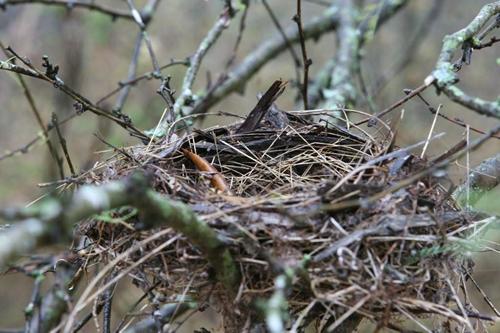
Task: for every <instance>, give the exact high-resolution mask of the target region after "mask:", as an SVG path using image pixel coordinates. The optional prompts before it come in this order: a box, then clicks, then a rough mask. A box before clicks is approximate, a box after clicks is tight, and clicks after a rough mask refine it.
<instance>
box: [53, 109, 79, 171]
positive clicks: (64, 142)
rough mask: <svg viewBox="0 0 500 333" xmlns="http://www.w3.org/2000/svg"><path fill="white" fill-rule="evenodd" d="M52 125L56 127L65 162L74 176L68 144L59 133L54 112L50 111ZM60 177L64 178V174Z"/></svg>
mask: <svg viewBox="0 0 500 333" xmlns="http://www.w3.org/2000/svg"><path fill="white" fill-rule="evenodd" d="M52 125H53V126H54V127H55V129H56V133H57V137H58V138H59V142H60V143H61V148H62V150H63V152H64V156H65V157H66V162H67V163H68V167H69V170H70V172H71V176H72V177H76V171H75V168H74V167H73V163H72V162H71V158H70V157H69V152H68V146H67V145H66V139H65V138H64V137H63V135H62V133H61V130H60V128H59V123H58V121H57V115H56V113H55V112H54V113H52ZM61 164H62V163H61ZM61 168H62V165H61ZM62 178H64V175H63V176H62Z"/></svg>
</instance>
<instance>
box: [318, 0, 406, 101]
mask: <svg viewBox="0 0 500 333" xmlns="http://www.w3.org/2000/svg"><path fill="white" fill-rule="evenodd" d="M408 2H409V0H402V1H401V0H387V1H381V2H380V4H379V5H378V6H376V7H375V8H373V7H372V6H370V7H367V8H368V9H367V10H366V11H365V13H361V14H358V13H357V8H356V7H355V6H354V4H353V1H352V0H339V1H338V2H337V3H338V4H339V11H340V13H339V23H338V28H337V34H336V35H337V53H336V54H335V56H332V60H331V61H329V62H327V63H326V64H325V65H324V67H323V68H322V69H321V70H320V71H319V72H318V74H317V77H316V80H315V82H316V83H315V84H314V85H313V89H312V94H311V96H310V98H311V101H312V103H311V104H312V105H311V106H312V107H316V105H318V104H319V103H320V101H321V99H324V100H325V106H324V108H325V109H336V108H338V107H339V105H342V106H353V105H354V104H356V96H357V88H356V86H355V83H354V77H355V76H356V73H357V72H358V70H359V66H360V62H361V59H362V50H363V47H364V45H365V44H366V43H367V42H368V41H370V40H371V39H372V37H373V34H374V33H375V32H376V31H377V30H378V29H379V28H380V27H381V26H382V25H383V24H384V23H385V22H387V20H389V19H390V18H391V17H392V16H393V15H394V14H395V13H397V12H398V11H399V10H400V9H402V8H403V7H404V6H405V5H407V4H408Z"/></svg>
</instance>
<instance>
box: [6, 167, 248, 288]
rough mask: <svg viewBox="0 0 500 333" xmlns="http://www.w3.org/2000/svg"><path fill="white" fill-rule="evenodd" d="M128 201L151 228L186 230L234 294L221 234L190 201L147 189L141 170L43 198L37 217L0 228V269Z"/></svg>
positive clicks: (235, 280) (235, 277)
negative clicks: (62, 195) (62, 198)
mask: <svg viewBox="0 0 500 333" xmlns="http://www.w3.org/2000/svg"><path fill="white" fill-rule="evenodd" d="M124 205H131V206H135V207H136V208H138V209H139V211H140V212H141V213H142V215H143V220H142V222H143V223H144V225H145V227H147V228H154V227H158V226H169V227H171V228H173V229H175V230H176V231H178V232H180V233H183V234H184V235H185V236H186V237H187V238H188V239H189V241H190V242H191V243H193V245H195V246H196V247H198V248H199V249H200V251H201V252H202V253H203V255H204V256H205V257H206V259H207V260H208V262H209V263H210V264H211V265H212V267H213V268H214V270H215V272H216V276H217V278H218V280H219V281H220V282H221V283H222V284H223V285H224V287H225V288H226V290H227V291H228V292H229V293H230V294H231V293H236V291H237V289H238V286H239V280H240V276H239V271H238V269H237V267H236V265H235V263H234V260H233V257H232V256H231V254H230V252H229V250H228V249H227V247H226V246H225V245H224V244H223V242H222V241H221V240H220V239H219V238H218V235H217V233H216V232H215V231H214V230H213V229H212V228H211V227H210V226H209V225H207V224H206V223H205V222H204V221H202V220H200V219H199V218H198V217H197V216H196V215H195V214H194V213H193V211H192V210H191V208H190V207H189V206H187V205H185V204H183V203H180V202H173V201H170V200H167V199H165V197H163V196H162V195H160V194H159V193H157V192H155V191H153V190H151V189H148V188H147V182H146V179H145V176H144V175H141V174H136V175H134V176H132V177H130V179H128V180H127V181H123V182H111V183H108V184H106V185H103V186H83V187H81V188H80V189H79V190H78V191H77V192H75V194H74V195H73V196H72V197H71V198H70V199H69V200H67V201H66V202H61V201H60V200H57V199H49V200H46V201H44V202H43V203H42V204H41V205H40V206H39V212H38V213H37V214H35V216H36V217H31V218H27V219H25V220H24V221H21V222H20V223H18V224H16V225H13V226H12V227H11V228H9V229H7V230H6V231H4V232H2V233H0V269H4V268H5V267H6V266H7V265H8V263H9V262H10V261H12V260H15V259H16V258H18V257H19V256H21V255H23V254H25V253H29V252H30V251H33V250H34V249H35V248H37V247H41V246H43V245H48V244H54V243H59V242H61V241H64V240H67V239H69V238H70V237H71V235H72V229H73V226H74V224H75V223H77V222H78V221H80V220H82V219H84V218H88V217H91V216H93V215H94V214H98V213H100V212H102V211H105V210H109V209H113V208H118V207H121V206H124ZM3 215H4V216H5V215H6V214H3ZM11 215H15V214H11Z"/></svg>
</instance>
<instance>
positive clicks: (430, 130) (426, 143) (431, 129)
mask: <svg viewBox="0 0 500 333" xmlns="http://www.w3.org/2000/svg"><path fill="white" fill-rule="evenodd" d="M441 107H442V105H441V104H439V106H438V108H437V110H436V114H435V115H434V119H433V120H432V125H431V128H430V129H429V134H428V135H427V139H426V140H425V145H424V148H422V153H421V154H420V158H424V156H425V152H426V151H427V147H428V146H429V142H430V141H431V137H432V133H433V132H434V127H435V126H436V121H437V118H438V115H439V111H440V110H441Z"/></svg>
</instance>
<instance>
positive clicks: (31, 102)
mask: <svg viewBox="0 0 500 333" xmlns="http://www.w3.org/2000/svg"><path fill="white" fill-rule="evenodd" d="M0 48H1V49H2V51H3V53H4V54H5V56H6V57H8V56H9V54H8V52H7V49H6V48H5V46H4V45H3V44H2V42H0ZM16 77H17V79H18V80H19V83H20V84H21V87H22V88H23V93H24V96H26V99H27V100H28V104H29V105H30V107H31V110H32V111H33V114H34V115H35V119H36V121H37V123H38V126H39V127H40V129H41V130H42V135H43V139H44V140H45V142H46V143H47V148H48V149H49V152H50V155H51V156H52V158H53V159H54V161H55V162H56V164H57V166H58V168H59V175H60V176H61V178H64V172H63V170H62V168H61V162H60V158H59V155H58V154H57V150H56V149H55V148H54V146H53V145H52V142H51V141H50V139H49V135H48V130H47V127H46V126H45V124H44V122H43V120H42V115H41V114H40V111H39V110H38V107H37V106H36V103H35V99H34V98H33V95H32V94H31V91H30V89H29V87H28V84H27V83H26V81H25V80H24V78H23V76H22V75H21V74H19V73H16ZM2 159H3V158H2V157H0V160H2Z"/></svg>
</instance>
